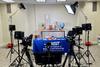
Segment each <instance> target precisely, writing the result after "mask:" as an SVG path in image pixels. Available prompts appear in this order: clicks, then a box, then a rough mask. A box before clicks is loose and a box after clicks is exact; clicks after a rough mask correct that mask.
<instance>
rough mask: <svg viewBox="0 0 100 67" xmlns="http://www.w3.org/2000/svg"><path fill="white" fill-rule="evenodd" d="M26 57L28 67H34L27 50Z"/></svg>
mask: <svg viewBox="0 0 100 67" xmlns="http://www.w3.org/2000/svg"><path fill="white" fill-rule="evenodd" d="M26 56H27V59H28V61H29V64H30V67H34V66H33V62H32V60H31V56H30V53H29V51H28V50H26Z"/></svg>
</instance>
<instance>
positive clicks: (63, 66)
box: [62, 53, 69, 67]
mask: <svg viewBox="0 0 100 67" xmlns="http://www.w3.org/2000/svg"><path fill="white" fill-rule="evenodd" d="M68 56H69V53H68V54H67V55H66V57H65V60H64V62H63V65H62V67H65V64H66V61H67V58H68Z"/></svg>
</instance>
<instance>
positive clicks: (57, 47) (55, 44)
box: [33, 39, 70, 53]
mask: <svg viewBox="0 0 100 67" xmlns="http://www.w3.org/2000/svg"><path fill="white" fill-rule="evenodd" d="M48 42H50V43H51V46H50V51H51V52H61V53H66V52H68V50H69V45H70V44H69V41H68V39H56V40H47V39H35V40H33V52H34V53H44V52H46V51H47V48H46V44H47V43H48Z"/></svg>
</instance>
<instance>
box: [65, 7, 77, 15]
mask: <svg viewBox="0 0 100 67" xmlns="http://www.w3.org/2000/svg"><path fill="white" fill-rule="evenodd" d="M65 8H66V9H67V11H68V13H70V14H75V11H74V10H73V9H72V7H71V5H65Z"/></svg>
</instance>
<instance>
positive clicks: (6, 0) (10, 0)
mask: <svg viewBox="0 0 100 67" xmlns="http://www.w3.org/2000/svg"><path fill="white" fill-rule="evenodd" d="M3 1H5V2H8V3H12V2H14V1H13V0H3Z"/></svg>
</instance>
